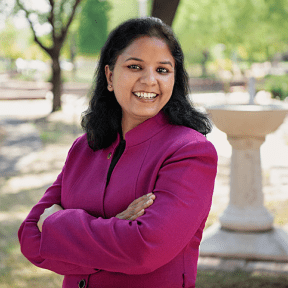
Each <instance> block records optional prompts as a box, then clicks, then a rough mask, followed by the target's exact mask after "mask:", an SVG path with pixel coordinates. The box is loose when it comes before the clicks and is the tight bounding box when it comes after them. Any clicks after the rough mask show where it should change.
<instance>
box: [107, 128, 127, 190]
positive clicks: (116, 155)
mask: <svg viewBox="0 0 288 288" xmlns="http://www.w3.org/2000/svg"><path fill="white" fill-rule="evenodd" d="M120 136H121V141H120V143H119V145H118V147H117V148H116V150H115V153H114V156H113V159H112V161H111V164H110V167H109V170H108V175H107V181H106V186H107V185H108V183H109V181H110V177H111V174H112V172H113V169H114V167H115V166H116V164H117V162H118V161H119V159H120V157H121V156H122V154H123V152H124V150H125V146H126V141H125V140H124V139H123V137H122V135H121V134H120Z"/></svg>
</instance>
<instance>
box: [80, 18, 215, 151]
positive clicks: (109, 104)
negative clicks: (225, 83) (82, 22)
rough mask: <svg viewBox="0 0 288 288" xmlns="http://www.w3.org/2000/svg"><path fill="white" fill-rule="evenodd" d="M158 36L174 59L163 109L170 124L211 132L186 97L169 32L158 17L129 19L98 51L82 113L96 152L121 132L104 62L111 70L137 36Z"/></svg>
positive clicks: (185, 80) (180, 59) (180, 65)
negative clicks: (171, 84) (172, 79)
mask: <svg viewBox="0 0 288 288" xmlns="http://www.w3.org/2000/svg"><path fill="white" fill-rule="evenodd" d="M143 36H149V37H157V38H159V39H161V40H163V41H165V42H166V44H167V45H168V47H169V49H170V52H171V54H172V56H173V58H174V60H175V84H174V87H173V92H172V95H171V98H170V100H169V101H168V102H167V104H166V105H165V106H164V107H163V108H162V111H163V112H164V114H165V115H166V116H168V119H169V121H170V123H171V124H174V125H182V126H186V127H190V128H192V129H194V130H197V131H198V132H200V133H202V134H203V135H206V134H208V133H209V132H210V131H211V127H212V126H211V122H210V120H209V119H208V117H207V115H205V114H203V113H201V112H199V111H198V110H196V109H195V108H194V107H193V105H192V103H191V101H190V100H189V97H188V95H189V86H188V74H187V72H186V70H185V68H184V55H183V52H182V49H181V47H180V45H179V43H178V41H177V39H176V37H175V35H174V33H173V31H172V29H171V28H170V27H169V26H168V25H166V24H164V23H163V22H162V21H161V20H160V19H158V18H154V17H145V18H137V19H131V20H128V21H126V22H124V23H122V24H121V25H120V26H118V27H117V28H116V29H115V30H113V31H112V32H111V33H110V35H109V36H108V39H107V41H106V43H105V45H104V46H103V48H102V50H101V55H100V60H99V63H98V67H97V70H96V73H95V81H94V88H93V92H92V98H91V100H90V104H89V107H88V109H87V111H85V112H84V113H83V117H82V122H81V124H82V127H83V129H84V131H85V132H86V133H87V139H88V143H89V146H90V147H91V148H92V149H93V150H94V151H95V150H99V149H103V148H107V147H109V146H110V145H111V144H112V143H113V142H114V141H115V140H116V137H117V133H118V132H119V131H121V130H120V129H121V118H122V110H121V107H120V105H119V104H118V102H117V100H116V98H115V95H114V92H110V91H108V89H107V85H108V83H107V79H106V76H105V65H109V68H110V70H111V71H113V69H114V66H115V63H116V60H117V57H118V56H119V55H120V54H121V53H122V52H123V51H124V49H125V48H126V47H128V46H129V45H130V44H131V43H132V42H133V41H134V40H136V39H138V38H139V37H143Z"/></svg>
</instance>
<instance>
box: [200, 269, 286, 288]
mask: <svg viewBox="0 0 288 288" xmlns="http://www.w3.org/2000/svg"><path fill="white" fill-rule="evenodd" d="M196 287H197V288H273V287H278V288H287V287H288V275H286V276H279V275H275V274H256V273H249V272H244V271H241V270H237V271H235V272H222V271H198V275H197V281H196Z"/></svg>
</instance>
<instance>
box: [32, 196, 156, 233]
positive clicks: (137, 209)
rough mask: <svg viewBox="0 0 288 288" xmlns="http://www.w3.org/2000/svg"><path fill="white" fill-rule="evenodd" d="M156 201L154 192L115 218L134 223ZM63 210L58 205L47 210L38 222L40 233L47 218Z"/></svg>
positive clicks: (134, 202)
mask: <svg viewBox="0 0 288 288" xmlns="http://www.w3.org/2000/svg"><path fill="white" fill-rule="evenodd" d="M154 200H155V195H154V194H153V193H152V192H151V193H149V194H147V195H144V196H142V197H139V198H138V199H135V200H134V201H133V202H132V203H131V204H130V205H129V206H128V208H127V209H126V210H124V211H123V212H121V213H119V214H117V215H116V216H115V217H116V218H118V219H123V220H130V221H134V220H136V219H137V218H138V217H140V216H142V215H143V214H144V213H145V209H146V208H148V207H149V206H151V205H152V204H153V201H154ZM61 210H63V208H62V207H61V206H60V205H58V204H53V205H52V206H51V207H49V208H46V209H45V210H44V212H43V213H42V214H41V215H40V219H39V221H38V222H37V226H38V228H39V231H40V232H42V225H43V223H44V221H45V219H46V218H47V217H49V216H51V215H53V214H54V213H55V212H58V211H61Z"/></svg>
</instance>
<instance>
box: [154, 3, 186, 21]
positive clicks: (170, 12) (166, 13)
mask: <svg viewBox="0 0 288 288" xmlns="http://www.w3.org/2000/svg"><path fill="white" fill-rule="evenodd" d="M179 2H180V0H169V1H167V0H154V1H153V7H152V16H153V17H157V18H160V19H161V20H162V21H163V22H164V23H166V24H167V25H169V26H172V22H173V19H174V16H175V13H176V10H177V7H178V5H179Z"/></svg>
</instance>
